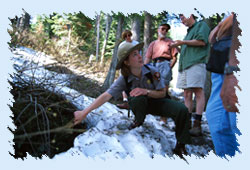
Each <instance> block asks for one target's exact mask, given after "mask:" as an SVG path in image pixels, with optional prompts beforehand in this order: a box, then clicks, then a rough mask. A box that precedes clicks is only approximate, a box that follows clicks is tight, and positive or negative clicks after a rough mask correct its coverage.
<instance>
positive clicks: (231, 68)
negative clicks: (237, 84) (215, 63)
mask: <svg viewBox="0 0 250 170" xmlns="http://www.w3.org/2000/svg"><path fill="white" fill-rule="evenodd" d="M234 71H236V72H237V71H240V68H239V67H238V66H230V65H226V66H225V69H224V74H226V75H229V74H233V72H234Z"/></svg>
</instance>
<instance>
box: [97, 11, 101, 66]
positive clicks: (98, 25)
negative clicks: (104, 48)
mask: <svg viewBox="0 0 250 170" xmlns="http://www.w3.org/2000/svg"><path fill="white" fill-rule="evenodd" d="M96 20H97V26H96V61H97V62H98V60H99V56H98V54H99V40H100V20H101V14H100V15H98V14H97V16H96Z"/></svg>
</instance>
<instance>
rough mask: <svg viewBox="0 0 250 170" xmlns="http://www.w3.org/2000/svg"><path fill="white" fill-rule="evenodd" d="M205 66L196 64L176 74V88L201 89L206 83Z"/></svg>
mask: <svg viewBox="0 0 250 170" xmlns="http://www.w3.org/2000/svg"><path fill="white" fill-rule="evenodd" d="M206 73H207V70H206V65H205V64H203V63H202V64H196V65H193V66H191V67H189V68H188V69H186V70H183V71H182V72H179V74H178V80H177V85H176V87H177V88H180V89H188V88H203V89H204V86H205V81H206Z"/></svg>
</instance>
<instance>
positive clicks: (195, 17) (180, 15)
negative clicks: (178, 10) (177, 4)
mask: <svg viewBox="0 0 250 170" xmlns="http://www.w3.org/2000/svg"><path fill="white" fill-rule="evenodd" d="M191 15H192V17H193V18H194V20H196V19H197V18H198V17H197V16H195V15H194V14H191ZM182 16H184V15H183V14H179V19H181V17H182Z"/></svg>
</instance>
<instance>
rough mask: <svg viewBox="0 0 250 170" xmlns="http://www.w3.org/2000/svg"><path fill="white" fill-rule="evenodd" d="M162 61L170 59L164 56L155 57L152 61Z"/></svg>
mask: <svg viewBox="0 0 250 170" xmlns="http://www.w3.org/2000/svg"><path fill="white" fill-rule="evenodd" d="M163 61H170V59H168V58H165V57H157V58H155V59H154V63H161V62H163Z"/></svg>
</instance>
